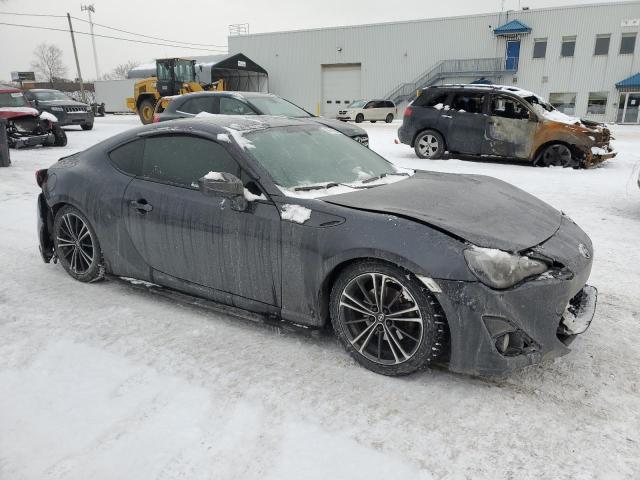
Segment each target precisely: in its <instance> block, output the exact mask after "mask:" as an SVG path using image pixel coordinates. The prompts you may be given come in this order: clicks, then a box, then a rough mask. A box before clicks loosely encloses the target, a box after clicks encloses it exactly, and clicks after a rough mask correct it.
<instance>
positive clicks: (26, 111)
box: [0, 107, 40, 119]
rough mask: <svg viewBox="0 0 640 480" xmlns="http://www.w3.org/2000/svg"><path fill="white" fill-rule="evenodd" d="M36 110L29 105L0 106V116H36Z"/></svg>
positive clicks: (7, 117) (37, 113)
mask: <svg viewBox="0 0 640 480" xmlns="http://www.w3.org/2000/svg"><path fill="white" fill-rule="evenodd" d="M38 115H40V113H39V112H38V110H36V109H35V108H31V107H0V118H6V119H9V118H17V117H37V116H38Z"/></svg>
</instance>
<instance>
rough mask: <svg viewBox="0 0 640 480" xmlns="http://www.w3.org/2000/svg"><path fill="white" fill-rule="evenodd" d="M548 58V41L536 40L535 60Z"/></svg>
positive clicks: (534, 44) (534, 48) (544, 39)
mask: <svg viewBox="0 0 640 480" xmlns="http://www.w3.org/2000/svg"><path fill="white" fill-rule="evenodd" d="M546 56H547V39H546V38H536V39H535V40H534V43H533V58H544V57H546Z"/></svg>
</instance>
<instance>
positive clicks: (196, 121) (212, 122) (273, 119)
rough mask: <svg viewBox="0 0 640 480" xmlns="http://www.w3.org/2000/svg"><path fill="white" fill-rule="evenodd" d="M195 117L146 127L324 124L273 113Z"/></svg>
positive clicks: (212, 129)
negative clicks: (273, 114)
mask: <svg viewBox="0 0 640 480" xmlns="http://www.w3.org/2000/svg"><path fill="white" fill-rule="evenodd" d="M199 115H201V116H195V117H193V118H181V119H176V120H169V121H166V122H161V123H155V124H152V125H150V126H147V127H145V129H144V130H143V131H146V130H167V131H170V132H193V131H201V132H207V133H214V134H217V133H225V132H228V131H229V130H235V131H237V132H243V133H246V132H253V131H256V130H264V129H267V128H276V127H288V126H296V125H314V126H317V127H322V125H320V124H318V123H317V122H314V121H313V120H306V119H298V118H289V117H281V116H272V115H214V114H206V115H202V114H199Z"/></svg>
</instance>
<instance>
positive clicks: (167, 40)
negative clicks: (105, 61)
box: [0, 12, 227, 49]
mask: <svg viewBox="0 0 640 480" xmlns="http://www.w3.org/2000/svg"><path fill="white" fill-rule="evenodd" d="M0 15H17V16H22V17H50V18H66V15H51V14H44V13H17V12H0ZM71 18H73V19H74V20H78V21H79V22H84V23H89V21H88V20H85V19H83V18H78V17H74V16H71ZM93 24H94V25H95V26H97V27H102V28H106V29H108V30H115V31H116V32H121V33H126V34H128V35H134V36H137V37H144V38H150V39H152V40H160V41H162V42H169V43H173V44H186V45H196V46H199V47H214V48H224V49H226V48H227V45H213V44H210V43H194V42H183V41H181V40H169V39H167V38H161V37H153V36H151V35H143V34H142V33H135V32H130V31H128V30H122V29H120V28H115V27H110V26H108V25H103V24H100V23H96V22H93ZM77 33H80V32H77ZM96 36H98V35H97V34H96ZM106 38H109V37H106ZM119 38H120V37H119Z"/></svg>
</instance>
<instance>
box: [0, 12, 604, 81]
mask: <svg viewBox="0 0 640 480" xmlns="http://www.w3.org/2000/svg"><path fill="white" fill-rule="evenodd" d="M82 1H83V0H0V12H12V13H28V14H51V15H63V16H64V15H66V13H67V12H69V13H70V14H71V15H72V16H74V17H77V18H80V19H85V20H86V19H87V13H86V12H82V11H81V10H80V5H81V3H82ZM84 1H85V4H89V3H90V2H91V3H93V5H94V8H95V14H94V16H93V21H94V22H97V23H100V24H102V25H106V26H110V27H115V28H119V29H121V30H127V31H131V32H135V33H139V34H143V35H148V36H154V37H161V38H166V39H168V40H179V41H181V42H192V43H199V44H207V45H216V46H222V47H225V46H226V44H227V36H228V32H229V25H230V24H236V23H248V24H249V28H250V31H251V32H252V33H261V32H271V31H280V30H299V29H306V28H318V27H329V26H337V25H356V24H363V23H377V22H391V21H396V20H412V19H420V18H436V17H446V16H453V15H472V14H478V13H489V12H497V11H500V8H501V4H502V0H448V1H446V2H445V1H440V0H437V1H434V0H399V1H396V2H390V1H389V0H314V1H309V0H269V1H265V0H235V1H230V2H215V1H211V0H188V1H183V2H180V1H178V2H176V1H175V0H152V1H141V0H84ZM607 1H615V0H599V1H598V2H597V3H604V2H607ZM583 3H596V2H595V1H594V2H585V1H580V0H504V6H505V9H507V10H508V9H511V10H517V9H519V8H522V7H530V8H532V9H534V8H545V7H553V6H561V5H576V4H583ZM0 22H4V23H17V24H23V25H37V26H43V27H50V28H60V29H64V30H68V23H67V19H66V18H49V17H31V16H14V15H7V14H4V13H0ZM73 22H74V30H76V31H79V32H88V31H89V25H88V24H87V23H86V22H81V21H78V20H73ZM95 33H96V34H101V35H111V36H122V37H127V38H138V39H140V40H147V41H151V42H153V41H155V40H150V39H144V38H140V37H132V36H131V35H127V34H124V33H120V32H115V31H113V30H106V29H104V28H102V27H97V26H96V27H95ZM42 42H48V43H53V44H56V45H58V46H59V47H60V48H61V49H62V50H63V52H64V62H65V65H66V66H67V68H68V74H67V77H68V78H74V77H75V76H76V69H75V61H74V58H73V49H72V45H71V38H70V35H69V32H68V31H65V32H58V31H45V30H36V29H31V28H24V27H13V26H7V25H0V45H2V48H1V50H0V81H1V80H3V79H4V80H8V79H9V78H10V72H11V71H15V70H18V71H30V70H31V67H30V64H31V62H32V61H33V59H34V57H33V50H34V49H35V47H36V46H37V45H38V44H40V43H42ZM76 42H77V46H78V55H79V59H80V67H81V71H82V76H83V79H85V80H91V79H95V78H96V69H95V64H94V61H93V53H92V49H91V39H90V37H89V36H88V35H80V34H79V35H77V36H76ZM96 48H97V53H98V65H99V69H100V73H101V74H104V73H108V72H110V71H111V70H112V69H113V68H114V67H116V66H117V65H119V64H122V63H125V62H127V61H130V60H133V61H138V62H140V63H146V62H149V61H153V59H155V58H161V57H173V56H181V55H209V54H215V53H224V52H225V51H226V50H225V48H218V47H200V48H203V49H206V50H209V51H205V50H194V49H188V48H174V47H164V46H155V45H142V44H135V43H129V42H123V41H119V40H113V39H106V38H96Z"/></svg>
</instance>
